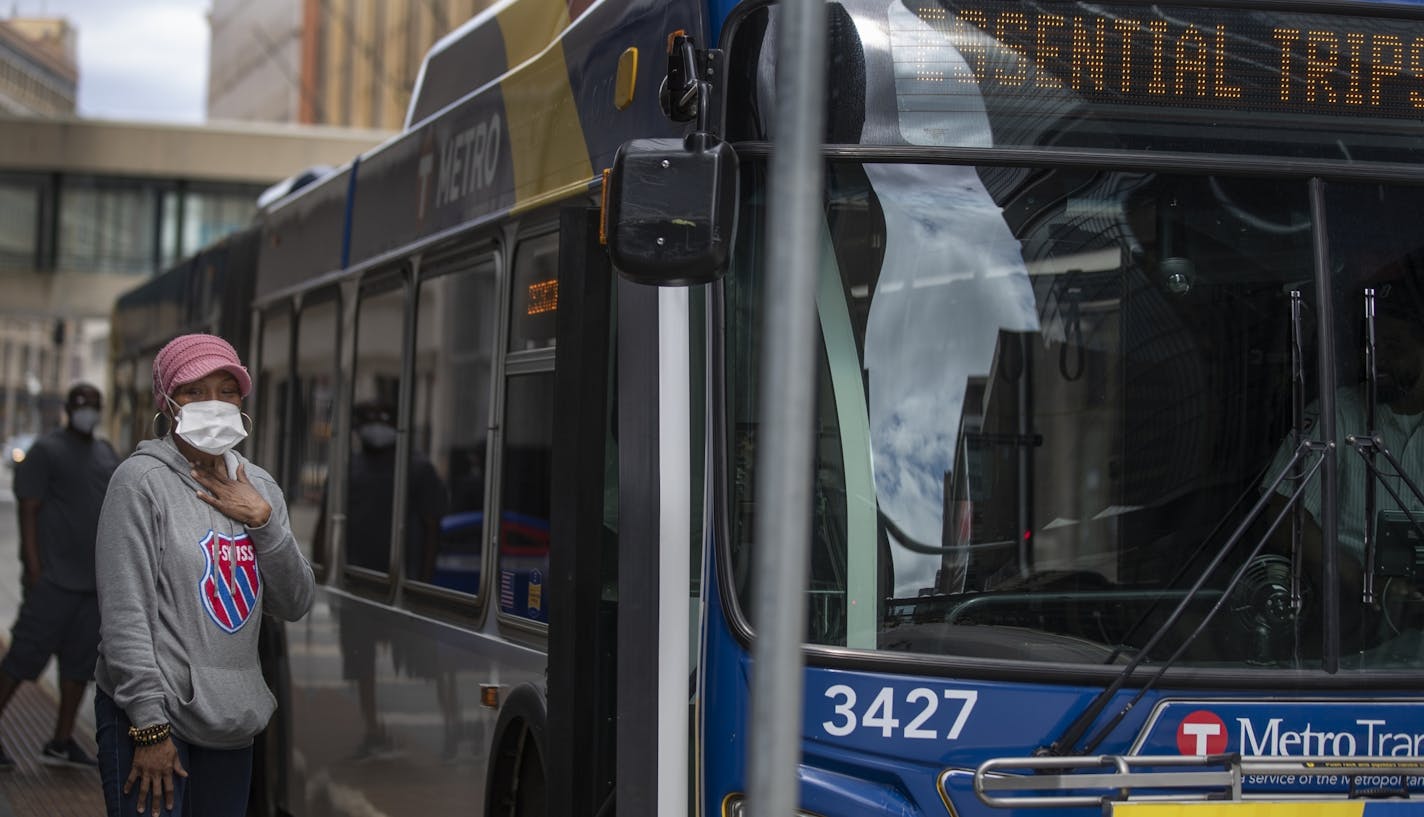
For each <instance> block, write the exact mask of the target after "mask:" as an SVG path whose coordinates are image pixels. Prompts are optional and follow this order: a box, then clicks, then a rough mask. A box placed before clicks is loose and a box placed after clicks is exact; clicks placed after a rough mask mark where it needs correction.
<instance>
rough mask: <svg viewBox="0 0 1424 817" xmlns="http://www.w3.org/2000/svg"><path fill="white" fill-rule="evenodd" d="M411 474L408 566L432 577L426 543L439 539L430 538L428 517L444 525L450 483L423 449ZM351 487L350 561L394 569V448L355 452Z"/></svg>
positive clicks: (348, 500)
mask: <svg viewBox="0 0 1424 817" xmlns="http://www.w3.org/2000/svg"><path fill="white" fill-rule="evenodd" d="M408 479H409V481H410V484H409V486H408V487H409V494H408V496H409V499H408V501H407V502H406V530H405V538H406V571H407V574H408V575H409V576H410V577H411V578H415V579H427V578H428V577H425V576H422V575H421V573H423V570H422V568H421V565H422V564H423V561H424V559H425V558H426V548H428V547H431V548H433V547H438V545H439V543H437V542H426V538H427V537H426V524H425V521H426V520H434V522H435V523H436V524H438V521H439V519H440V517H441V516H442V515H443V514H444V513H445V508H446V505H447V501H446V496H445V486H444V484H443V483H442V482H441V480H440V475H439V474H437V473H436V471H435V466H434V465H432V464H431V462H430V461H429V460H428V459H426V458H425V457H423V456H421V455H419V454H416V455H415V456H413V457H412V459H411V463H410V474H409V475H408ZM346 492H347V493H346V525H347V538H346V560H347V563H348V564H353V565H359V566H361V567H365V568H369V569H371V570H379V571H381V572H385V571H386V570H388V569H389V568H390V553H391V505H392V499H393V498H394V496H395V452H394V448H387V449H383V450H377V451H364V450H357V451H353V452H351V463H350V469H349V470H348V471H347V484H346Z"/></svg>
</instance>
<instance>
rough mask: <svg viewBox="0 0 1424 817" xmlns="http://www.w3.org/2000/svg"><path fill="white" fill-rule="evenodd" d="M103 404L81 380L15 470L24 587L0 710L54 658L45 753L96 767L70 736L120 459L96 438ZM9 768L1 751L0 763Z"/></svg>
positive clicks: (0, 663) (92, 649) (0, 676)
mask: <svg viewBox="0 0 1424 817" xmlns="http://www.w3.org/2000/svg"><path fill="white" fill-rule="evenodd" d="M102 409H103V400H102V398H101V397H100V395H99V390H98V389H97V388H95V387H94V386H92V385H90V384H88V383H78V384H76V385H75V386H74V387H73V388H71V389H70V390H69V396H68V398H67V399H66V400H65V404H64V410H65V414H66V415H67V422H66V424H65V426H64V427H63V428H60V429H58V430H55V431H51V432H50V433H49V434H46V435H45V436H43V437H41V438H39V439H38V440H36V441H35V443H34V445H33V446H31V447H30V450H29V453H28V455H26V457H25V460H24V462H22V463H20V466H19V468H18V469H16V471H15V484H14V490H15V498H16V499H17V500H18V502H19V512H20V553H21V560H22V562H23V565H24V569H23V573H22V577H21V581H22V582H23V584H24V588H25V593H24V601H23V602H21V604H20V613H19V616H18V618H17V619H16V621H15V626H14V629H13V630H12V631H11V638H10V649H9V650H8V651H7V652H6V653H5V657H4V659H3V660H0V712H3V711H4V708H5V705H6V704H8V703H9V701H10V698H11V697H12V696H13V695H14V694H15V690H16V689H17V688H18V687H19V685H20V683H21V682H23V681H33V680H35V679H36V678H38V677H39V674H40V672H41V671H42V670H43V669H44V667H45V664H46V663H48V662H49V658H50V656H51V655H53V656H57V657H58V659H59V695H60V698H59V712H58V716H57V718H56V721H55V725H54V736H53V738H52V739H51V740H50V741H49V743H47V744H45V746H44V748H43V749H42V750H41V755H40V761H41V762H43V763H47V764H51V765H63V766H80V767H94V766H95V765H96V763H95V760H94V758H93V757H91V756H90V755H89V754H88V753H87V752H85V751H84V750H83V749H82V748H80V747H79V745H78V744H76V743H75V742H74V738H73V733H74V719H75V715H76V713H77V712H78V710H79V703H80V700H81V699H82V698H83V697H84V688H85V686H86V685H87V684H88V683H89V681H90V679H92V678H93V677H94V662H95V660H96V659H97V657H98V648H99V600H98V594H97V592H96V589H95V580H94V549H95V539H96V536H97V531H98V526H99V509H100V507H101V506H102V505H103V503H104V492H105V490H106V489H107V488H108V485H109V477H110V475H112V474H113V472H114V468H116V467H117V466H118V464H119V458H118V455H117V454H115V453H114V449H113V447H112V446H110V445H109V443H108V442H106V441H104V440H101V439H96V438H95V437H94V429H95V427H96V426H98V424H99V417H100V412H101V411H102ZM13 766H14V761H13V760H11V759H10V757H9V756H7V755H6V754H5V753H4V751H3V749H0V769H9V768H13Z"/></svg>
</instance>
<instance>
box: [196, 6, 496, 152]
mask: <svg viewBox="0 0 1424 817" xmlns="http://www.w3.org/2000/svg"><path fill="white" fill-rule="evenodd" d="M488 5H490V2H489V0H213V8H212V14H211V21H212V49H211V55H212V56H211V59H210V62H209V70H208V119H209V121H220V120H246V121H269V122H300V123H303V124H318V125H336V126H342V127H357V128H381V129H387V130H399V129H400V128H401V126H402V124H403V123H404V121H405V114H406V107H407V106H408V105H409V103H410V96H411V93H412V91H413V90H414V88H415V81H416V78H417V77H418V76H419V74H420V64H421V61H422V59H424V57H425V52H426V51H427V50H428V49H429V48H430V46H431V45H433V44H434V43H435V41H436V40H438V39H439V38H440V37H442V36H444V35H445V34H447V33H449V32H450V31H452V30H454V29H455V28H456V27H458V26H459V25H460V24H462V23H464V22H465V21H467V20H469V19H470V18H471V17H473V16H474V15H475V14H476V13H477V12H479V11H480V10H481V9H483V8H485V7H486V6H488Z"/></svg>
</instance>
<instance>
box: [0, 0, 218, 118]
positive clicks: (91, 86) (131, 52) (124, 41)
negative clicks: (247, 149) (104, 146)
mask: <svg viewBox="0 0 1424 817" xmlns="http://www.w3.org/2000/svg"><path fill="white" fill-rule="evenodd" d="M208 8H209V0H0V14H4V15H6V16H17V17H66V18H68V19H69V21H70V23H72V24H73V25H74V26H75V27H76V28H77V29H78V31H79V115H80V116H86V117H93V118H97V119H124V120H139V121H161V122H202V121H203V119H204V109H205V106H206V100H207V92H208V91H207V89H208V35H209V30H208V19H207V13H208Z"/></svg>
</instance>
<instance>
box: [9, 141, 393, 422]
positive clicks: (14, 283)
mask: <svg viewBox="0 0 1424 817" xmlns="http://www.w3.org/2000/svg"><path fill="white" fill-rule="evenodd" d="M388 135H389V134H388V133H386V132H385V131H370V130H351V129H335V128H310V127H297V126H276V125H255V124H246V125H243V126H195V125H159V124H140V123H123V122H100V121H90V120H83V119H75V118H72V117H67V118H39V117H26V118H15V117H3V116H0V440H4V439H8V438H9V437H10V436H11V435H13V434H17V433H32V432H37V431H43V430H46V429H49V428H53V427H54V426H55V425H57V424H58V422H59V418H60V407H61V406H62V404H63V400H64V393H65V392H66V391H67V390H68V388H69V386H70V385H71V384H72V383H73V382H75V381H77V380H89V381H91V382H94V383H96V384H98V385H100V386H101V387H102V386H103V384H104V383H105V382H106V380H107V374H106V372H107V367H108V316H109V314H110V313H111V311H112V309H113V305H114V301H115V299H116V298H117V297H118V295H119V294H121V293H123V292H125V291H127V290H129V289H131V288H132V287H134V286H136V285H137V284H138V283H140V282H142V281H143V280H144V279H145V278H147V277H149V276H152V275H154V274H156V273H158V272H160V271H162V270H163V269H165V268H167V267H169V266H171V265H173V264H174V263H175V262H177V261H178V260H180V259H182V258H184V257H186V256H188V255H190V254H191V253H193V252H194V251H195V250H197V249H199V248H200V247H202V246H204V245H206V244H208V243H210V242H212V241H214V240H216V239H218V238H220V237H222V236H224V235H227V234H229V233H231V232H233V231H234V230H236V229H239V228H241V227H245V226H247V225H248V224H250V223H251V221H252V219H253V218H254V217H255V216H256V214H257V204H256V202H257V197H258V195H259V194H261V192H262V191H263V190H265V189H266V188H267V187H269V186H270V185H273V184H275V183H277V182H279V181H281V180H283V179H284V178H287V177H289V176H291V175H293V174H296V173H298V172H300V171H302V170H303V169H306V168H310V167H313V166H322V165H326V166H335V165H339V164H342V163H345V162H348V161H350V160H351V159H352V158H354V157H355V156H357V155H359V154H360V153H361V152H363V151H365V150H368V149H370V148H371V147H373V146H375V145H376V144H378V143H379V142H380V141H381V140H382V139H384V138H385V137H386V136H388Z"/></svg>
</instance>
